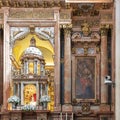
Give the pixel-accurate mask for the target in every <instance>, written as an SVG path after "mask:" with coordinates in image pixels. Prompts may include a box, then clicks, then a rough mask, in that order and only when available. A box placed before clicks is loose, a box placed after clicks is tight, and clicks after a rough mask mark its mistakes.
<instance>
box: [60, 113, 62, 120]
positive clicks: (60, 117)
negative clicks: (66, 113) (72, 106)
mask: <svg viewBox="0 0 120 120" xmlns="http://www.w3.org/2000/svg"><path fill="white" fill-rule="evenodd" d="M60 120H62V112H61V113H60Z"/></svg>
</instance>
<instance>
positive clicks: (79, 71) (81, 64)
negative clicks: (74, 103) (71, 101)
mask: <svg viewBox="0 0 120 120" xmlns="http://www.w3.org/2000/svg"><path fill="white" fill-rule="evenodd" d="M76 62H77V64H76V65H77V66H76V91H75V92H76V98H77V99H95V57H77V59H76Z"/></svg>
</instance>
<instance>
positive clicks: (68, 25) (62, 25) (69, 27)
mask: <svg viewBox="0 0 120 120" xmlns="http://www.w3.org/2000/svg"><path fill="white" fill-rule="evenodd" d="M60 28H63V29H72V24H71V23H70V24H61V25H60Z"/></svg>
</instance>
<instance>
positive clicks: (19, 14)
mask: <svg viewBox="0 0 120 120" xmlns="http://www.w3.org/2000/svg"><path fill="white" fill-rule="evenodd" d="M9 18H13V19H14V18H16V19H30V18H39V19H47V18H48V19H54V11H53V10H33V9H24V10H19V11H16V10H14V9H12V10H11V11H10V15H9Z"/></svg>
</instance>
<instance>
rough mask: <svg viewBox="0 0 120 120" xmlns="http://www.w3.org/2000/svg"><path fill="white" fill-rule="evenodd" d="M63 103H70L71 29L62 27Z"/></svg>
mask: <svg viewBox="0 0 120 120" xmlns="http://www.w3.org/2000/svg"><path fill="white" fill-rule="evenodd" d="M64 36H65V38H64V40H65V47H64V103H65V104H69V103H71V29H70V28H65V29H64Z"/></svg>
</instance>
